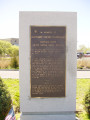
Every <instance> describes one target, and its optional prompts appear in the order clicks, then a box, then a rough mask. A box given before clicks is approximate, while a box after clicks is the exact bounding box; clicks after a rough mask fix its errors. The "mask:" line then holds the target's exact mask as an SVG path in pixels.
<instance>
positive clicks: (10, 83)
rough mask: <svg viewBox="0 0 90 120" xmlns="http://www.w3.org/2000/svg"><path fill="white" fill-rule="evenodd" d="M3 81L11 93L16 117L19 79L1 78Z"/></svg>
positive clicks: (17, 114) (18, 103)
mask: <svg viewBox="0 0 90 120" xmlns="http://www.w3.org/2000/svg"><path fill="white" fill-rule="evenodd" d="M3 82H4V83H5V84H6V85H7V87H8V91H9V92H10V94H11V98H12V103H13V108H14V111H15V114H16V117H17V118H18V117H20V113H19V112H20V102H19V80H18V79H3Z"/></svg>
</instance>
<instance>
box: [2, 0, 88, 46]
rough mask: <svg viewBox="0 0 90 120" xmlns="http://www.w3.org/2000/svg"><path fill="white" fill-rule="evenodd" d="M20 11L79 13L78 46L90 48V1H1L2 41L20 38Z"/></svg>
mask: <svg viewBox="0 0 90 120" xmlns="http://www.w3.org/2000/svg"><path fill="white" fill-rule="evenodd" d="M19 11H65V12H77V45H78V46H79V45H86V46H87V47H90V0H0V39H4V38H19Z"/></svg>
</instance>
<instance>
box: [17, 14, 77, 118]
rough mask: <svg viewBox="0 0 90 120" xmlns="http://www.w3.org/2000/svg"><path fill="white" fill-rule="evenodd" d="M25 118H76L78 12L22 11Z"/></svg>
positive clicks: (21, 59) (21, 30)
mask: <svg viewBox="0 0 90 120" xmlns="http://www.w3.org/2000/svg"><path fill="white" fill-rule="evenodd" d="M19 27H20V30H19V32H20V36H19V38H20V39H19V40H20V42H19V45H20V52H19V54H20V111H21V118H20V119H21V120H75V111H76V41H77V13H75V12H20V21H19Z"/></svg>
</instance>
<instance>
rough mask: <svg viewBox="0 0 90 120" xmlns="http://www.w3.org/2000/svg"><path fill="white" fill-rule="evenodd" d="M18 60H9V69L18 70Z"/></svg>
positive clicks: (15, 58)
mask: <svg viewBox="0 0 90 120" xmlns="http://www.w3.org/2000/svg"><path fill="white" fill-rule="evenodd" d="M18 61H19V60H18V58H17V57H13V58H12V59H11V67H12V68H18V67H19V62H18Z"/></svg>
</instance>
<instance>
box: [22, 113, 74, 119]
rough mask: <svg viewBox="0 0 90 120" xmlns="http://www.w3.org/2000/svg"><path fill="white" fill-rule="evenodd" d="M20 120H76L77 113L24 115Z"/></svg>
mask: <svg viewBox="0 0 90 120" xmlns="http://www.w3.org/2000/svg"><path fill="white" fill-rule="evenodd" d="M20 120H75V113H64V112H63V113H59V114H58V113H56V114H55V113H52V114H34V113H22V114H21V119H20Z"/></svg>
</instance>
